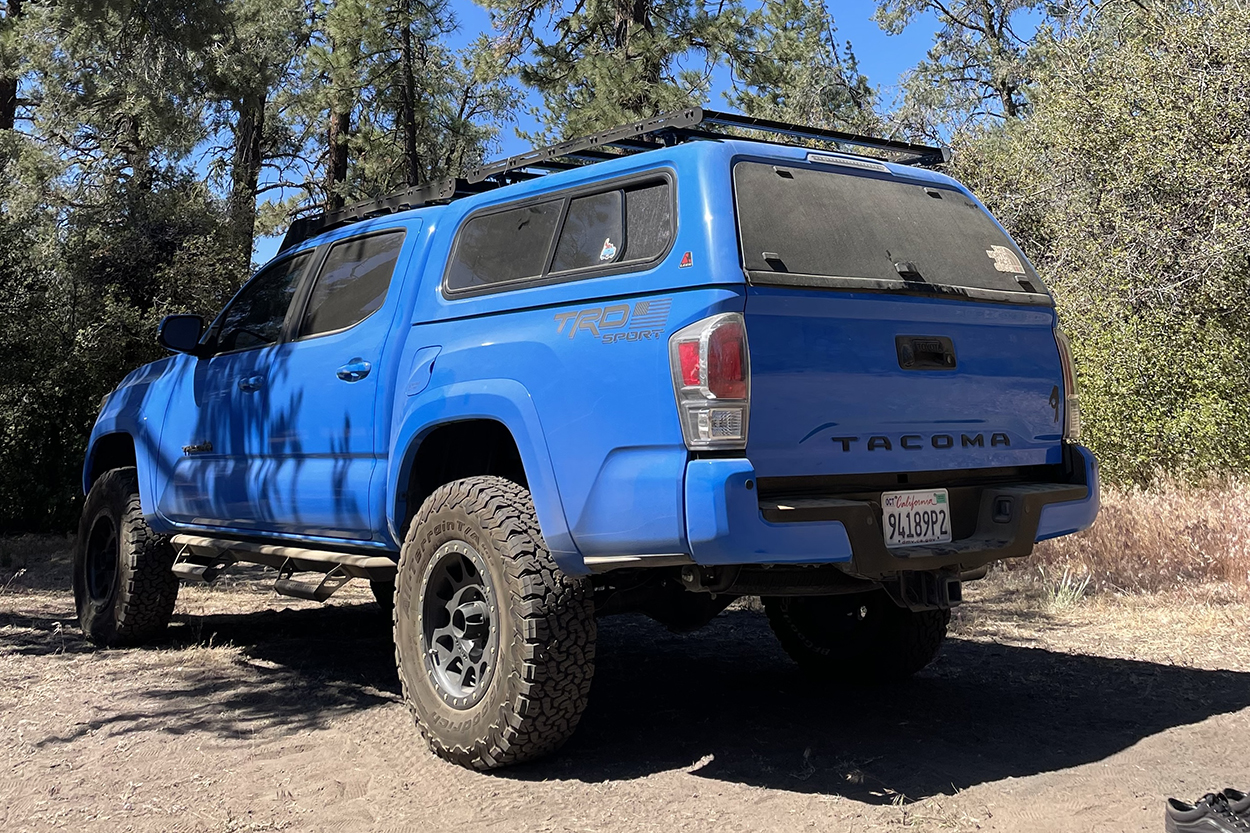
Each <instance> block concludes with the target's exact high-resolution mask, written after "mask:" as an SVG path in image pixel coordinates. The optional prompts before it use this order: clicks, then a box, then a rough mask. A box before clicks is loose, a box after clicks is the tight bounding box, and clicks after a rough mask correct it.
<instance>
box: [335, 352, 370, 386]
mask: <svg viewBox="0 0 1250 833" xmlns="http://www.w3.org/2000/svg"><path fill="white" fill-rule="evenodd" d="M372 369H373V365H371V364H369V363H368V362H367V361H365V360H364V359H362V358H360V357H359V356H357V357H356V358H354V359H352V360H351V361H350V362H348V363H347V364H345V365H343V366H342V367H340V368H339V370H338V376H339V378H340V379H342V380H343V381H344V382H359V381H360V380H361V379H363V378H365V377H366V376H368V375H369V371H370V370H372Z"/></svg>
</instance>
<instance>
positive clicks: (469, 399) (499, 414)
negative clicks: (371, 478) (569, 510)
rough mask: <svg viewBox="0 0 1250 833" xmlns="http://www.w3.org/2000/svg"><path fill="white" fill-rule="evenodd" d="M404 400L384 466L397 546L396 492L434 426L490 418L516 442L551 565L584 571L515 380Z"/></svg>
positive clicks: (531, 410)
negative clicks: (550, 556)
mask: <svg viewBox="0 0 1250 833" xmlns="http://www.w3.org/2000/svg"><path fill="white" fill-rule="evenodd" d="M407 399H408V402H407V407H406V408H405V410H404V411H403V413H402V414H401V415H400V416H399V418H398V422H397V424H396V426H395V428H394V430H393V431H392V434H391V436H392V437H394V441H393V444H392V449H393V450H394V451H393V453H392V454H391V455H390V456H389V458H388V460H387V466H386V523H387V526H388V527H389V528H390V532H391V535H392V536H394V537H395V539H396V543H401V542H402V541H403V535H402V534H400V530H399V525H400V523H402V520H403V519H402V517H398V515H399V513H400V507H401V505H403V498H402V497H401V493H402V492H403V491H404V489H405V488H406V487H407V484H408V481H409V478H410V475H411V472H412V464H413V461H414V460H415V459H416V455H417V449H418V448H419V447H420V446H421V443H422V442H423V441H424V440H425V438H426V437H427V436H429V434H430V433H431V432H433V431H434V430H435V429H436V428H439V427H441V426H443V425H447V424H449V423H453V422H462V421H465V420H471V419H484V420H492V421H494V422H498V423H500V424H501V425H503V426H504V428H506V429H507V430H508V431H509V432H510V433H511V434H512V439H513V440H514V441H515V442H516V446H517V451H518V452H520V455H521V465H522V466H523V467H524V468H525V477H526V479H527V480H528V481H529V490H530V494H531V495H533V499H534V510H535V513H536V514H537V516H538V525H539V527H540V528H541V529H542V533H543V538H544V539H545V540H546V542H547V547H548V548H549V549H550V550H551V554H552V557H554V558H555V561H556V564H557V565H558V566H559V567H560V569H561V570H563V571H564V572H565V573H568V574H570V575H583V574H585V573H586V572H587V570H586V566H585V564H584V563H583V562H582V555H581V553H580V552H579V551H578V549H577V546H576V545H575V544H574V543H573V536H572V535H571V534H570V533H569V524H568V520H567V519H566V517H565V514H564V504H563V502H562V501H561V499H560V492H559V489H558V487H557V485H556V475H555V469H554V468H553V467H552V465H551V454H550V452H549V451H548V449H547V441H546V435H545V434H544V433H543V429H542V423H541V421H540V420H539V418H538V409H537V408H536V407H535V405H534V401H533V398H532V397H531V396H530V393H529V391H528V390H526V388H525V386H524V385H522V384H521V383H520V382H518V381H516V380H515V379H479V380H474V381H471V382H458V383H454V384H450V385H445V386H442V387H437V388H428V389H426V390H424V391H422V392H421V393H420V394H418V395H415V396H411V397H407Z"/></svg>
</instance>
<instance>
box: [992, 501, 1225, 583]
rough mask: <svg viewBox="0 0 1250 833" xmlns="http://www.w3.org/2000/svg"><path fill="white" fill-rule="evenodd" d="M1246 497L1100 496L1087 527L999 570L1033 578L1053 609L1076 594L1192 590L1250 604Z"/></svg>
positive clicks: (1047, 543)
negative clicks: (1099, 507) (1053, 603)
mask: <svg viewBox="0 0 1250 833" xmlns="http://www.w3.org/2000/svg"><path fill="white" fill-rule="evenodd" d="M1248 490H1250V487H1248V486H1247V485H1246V484H1241V483H1236V482H1230V483H1227V484H1223V485H1219V486H1212V487H1206V488H1194V487H1188V486H1182V485H1178V484H1175V483H1166V482H1165V483H1162V484H1160V485H1157V486H1153V487H1151V488H1149V489H1132V490H1116V489H1104V490H1103V494H1102V511H1101V512H1100V513H1099V516H1098V521H1097V522H1096V523H1095V524H1094V526H1093V527H1091V528H1090V529H1088V530H1086V531H1085V532H1081V533H1078V534H1076V535H1070V536H1067V537H1064V538H1058V539H1055V540H1053V541H1047V542H1045V543H1043V544H1041V545H1039V546H1038V547H1037V550H1036V551H1035V552H1034V554H1033V555H1032V556H1031V557H1029V558H1027V559H1023V560H1021V561H1017V562H1011V563H1008V564H1007V565H1005V566H1006V569H1008V570H1010V571H1016V570H1027V571H1029V572H1031V573H1033V574H1034V575H1036V577H1037V579H1038V581H1039V582H1040V583H1041V584H1042V586H1043V587H1044V588H1045V590H1046V591H1047V592H1048V593H1050V594H1051V595H1052V596H1054V597H1055V599H1056V601H1057V602H1059V603H1063V602H1064V601H1070V600H1071V596H1072V595H1073V594H1074V593H1075V595H1076V596H1078V597H1080V596H1083V595H1085V594H1092V593H1108V592H1113V593H1114V592H1119V593H1142V592H1147V593H1160V592H1164V593H1166V592H1173V591H1178V590H1185V589H1194V588H1202V589H1203V591H1204V595H1205V596H1207V597H1214V598H1227V599H1250V502H1247V500H1246V498H1245V495H1246V493H1247V491H1248ZM1082 584H1084V585H1085V586H1084V587H1081V585H1082ZM1078 588H1079V591H1080V592H1077V591H1078Z"/></svg>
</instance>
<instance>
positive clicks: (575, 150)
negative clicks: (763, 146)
mask: <svg viewBox="0 0 1250 833" xmlns="http://www.w3.org/2000/svg"><path fill="white" fill-rule="evenodd" d="M709 128H711V129H709ZM726 128H729V129H734V130H750V131H754V132H756V133H765V134H773V135H775V136H778V137H785V138H789V139H797V140H800V141H803V142H818V143H821V144H822V145H823V146H827V145H829V144H834V145H843V146H850V147H852V148H867V149H870V150H875V151H879V152H883V153H887V154H893V155H895V156H897V157H899V158H895V159H892V160H890V161H894V162H898V163H900V164H906V165H925V166H932V165H940V164H942V163H944V162H947V161H949V160H950V151H949V150H948V149H947V148H944V147H928V146H926V145H918V144H912V143H911V142H903V141H899V140H897V139H876V138H873V137H871V136H859V135H857V134H854V133H843V132H842V131H839V130H829V129H826V128H823V127H807V126H803V125H797V124H788V123H786V122H781V121H774V120H772V119H763V118H756V117H754V116H743V115H739V114H736V113H723V112H720V111H719V110H705V109H703V108H702V107H691V108H689V109H686V110H675V111H673V112H670V113H661V114H660V115H658V116H653V117H652V118H648V119H641V120H639V121H634V122H630V123H629V124H623V125H620V126H619V127H614V128H612V129H611V130H604V131H602V132H600V133H596V134H594V135H591V136H580V137H578V138H576V139H569V140H567V141H564V142H559V143H558V144H554V145H549V146H547V147H542V148H535V149H533V150H529V151H526V152H525V153H521V154H517V155H515V156H509V157H507V158H506V159H499V160H497V161H495V162H489V163H487V164H484V165H479V166H478V167H476V168H473V169H472V170H470V171H469V173H468V175H467V176H466V177H465V178H463V179H450V178H448V179H440V180H434V181H431V182H423V183H421V184H419V185H414V186H411V187H409V188H405V189H404V190H402V191H399V192H397V193H394V194H390V195H388V196H385V197H382V198H380V199H375V200H367V201H365V202H361V203H356V204H355V205H350V206H346V207H344V208H340V209H338V210H337V211H330V212H326V213H325V214H321V215H316V216H312V217H301V218H299V219H297V220H295V221H293V222H292V223H291V227H290V229H288V231H287V233H286V237H284V238H283V240H282V246H281V249H280V251H285V250H286V249H288V248H290V247H291V246H294V245H295V244H297V243H300V242H302V241H304V240H307V239H308V238H309V237H312V236H313V235H315V234H318V233H320V232H322V231H326V230H328V229H332V228H335V227H337V226H341V225H344V224H346V223H352V222H357V221H359V220H367V219H369V218H371V217H379V216H383V215H386V214H392V213H394V212H396V211H403V210H405V209H409V208H417V207H419V206H422V205H433V204H437V203H445V202H449V201H451V200H454V199H457V198H460V197H464V196H468V195H470V194H479V193H482V192H483V191H486V190H490V189H491V188H494V187H498V186H499V185H501V184H507V183H510V182H521V181H525V180H530V179H534V178H535V177H538V176H542V175H544V174H542V173H538V172H540V171H547V172H555V171H562V170H568V169H570V168H576V167H581V166H583V165H585V164H593V163H595V162H602V161H606V160H609V159H619V158H622V157H626V156H630V155H633V154H635V153H642V152H645V151H649V150H655V149H656V148H661V147H665V146H667V145H672V144H677V143H679V142H683V141H688V140H691V139H713V140H723V139H732V138H735V137H734V135H733V134H732V133H726V132H723V131H724V130H725V129H726ZM752 140H753V141H759V139H755V138H753V137H752ZM764 141H768V142H770V143H772V144H791V145H792V144H793V143H792V142H790V143H787V142H779V141H776V140H771V139H766V140H764Z"/></svg>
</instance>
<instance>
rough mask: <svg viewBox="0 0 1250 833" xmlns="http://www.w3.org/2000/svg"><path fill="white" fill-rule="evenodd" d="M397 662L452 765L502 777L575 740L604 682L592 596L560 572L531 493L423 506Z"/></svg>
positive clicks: (421, 719)
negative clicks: (598, 667) (500, 771)
mask: <svg viewBox="0 0 1250 833" xmlns="http://www.w3.org/2000/svg"><path fill="white" fill-rule="evenodd" d="M395 659H396V664H397V666H398V668H399V677H400V681H401V683H402V685H403V692H404V700H405V701H406V702H407V704H408V708H409V710H410V711H411V712H412V715H413V717H414V718H415V720H416V723H417V726H418V727H419V728H420V730H421V733H422V734H423V735H424V736H425V738H426V740H427V741H428V742H429V745H430V748H431V749H432V750H433V751H434V752H435V754H437V755H439V756H440V757H442V758H445V759H447V760H449V761H452V762H454V763H457V764H460V765H462V766H466V767H471V768H473V769H479V770H486V769H495V768H497V767H502V766H508V765H510V764H516V763H520V762H522V761H528V760H532V759H534V758H538V757H540V756H542V755H546V754H548V753H550V752H552V751H554V750H555V749H557V748H558V747H559V746H560V745H561V744H563V743H564V741H565V740H567V739H568V738H569V736H570V735H572V734H573V730H574V729H576V728H577V723H578V721H579V720H580V718H581V715H582V711H583V710H584V709H585V707H586V698H587V695H588V694H589V691H590V682H591V678H592V676H593V674H594V664H595V618H594V600H593V593H592V588H591V586H590V582H589V581H588V580H585V579H579V578H574V577H571V576H567V575H565V574H564V573H562V572H561V571H560V569H559V568H558V567H556V565H555V563H554V561H553V560H552V558H551V554H550V553H549V552H548V551H547V547H546V544H545V543H544V542H543V539H542V534H541V532H540V531H539V528H538V521H537V519H536V518H535V515H534V507H533V502H532V501H531V499H530V494H529V492H528V491H527V490H526V489H523V488H522V487H520V486H518V485H516V484H515V483H512V482H510V481H508V480H504V479H502V478H499V477H471V478H467V479H464V480H458V481H456V482H454V483H450V484H448V485H446V486H443V487H441V488H439V489H438V490H437V491H435V492H434V493H433V494H432V495H430V497H429V498H428V499H427V500H426V501H425V503H424V504H423V505H422V506H421V509H420V510H419V511H418V512H417V514H416V517H414V518H413V520H412V524H411V526H410V527H409V530H408V535H407V539H406V540H405V542H404V546H403V550H402V553H401V555H400V559H399V573H398V576H397V577H396V593H395Z"/></svg>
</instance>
